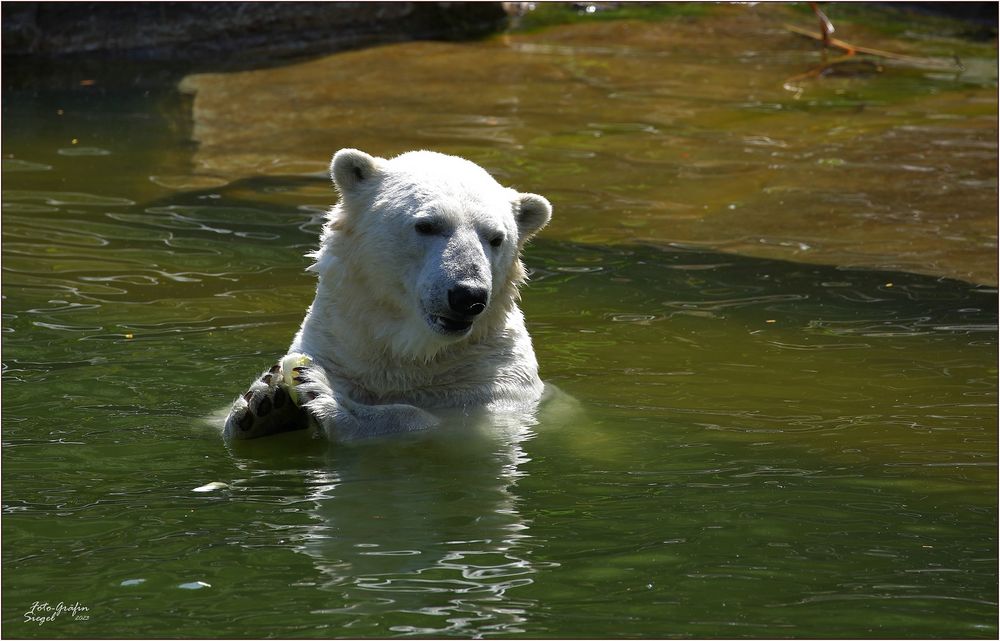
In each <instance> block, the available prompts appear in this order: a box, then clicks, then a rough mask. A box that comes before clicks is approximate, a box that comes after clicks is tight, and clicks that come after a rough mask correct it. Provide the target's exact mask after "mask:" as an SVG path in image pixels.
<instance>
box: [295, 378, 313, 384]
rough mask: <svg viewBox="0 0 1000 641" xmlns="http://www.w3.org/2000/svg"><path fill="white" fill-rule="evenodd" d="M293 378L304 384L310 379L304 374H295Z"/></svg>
mask: <svg viewBox="0 0 1000 641" xmlns="http://www.w3.org/2000/svg"><path fill="white" fill-rule="evenodd" d="M292 380H293V381H295V382H296V383H299V384H302V383H305V382H306V381H307V380H309V379H307V378H305V377H304V376H293V377H292Z"/></svg>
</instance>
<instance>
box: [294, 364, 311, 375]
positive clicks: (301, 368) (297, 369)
mask: <svg viewBox="0 0 1000 641" xmlns="http://www.w3.org/2000/svg"><path fill="white" fill-rule="evenodd" d="M307 369H309V368H308V367H305V366H300V367H293V368H292V371H293V372H298V373H299V374H301V373H302V372H304V371H306V370H307Z"/></svg>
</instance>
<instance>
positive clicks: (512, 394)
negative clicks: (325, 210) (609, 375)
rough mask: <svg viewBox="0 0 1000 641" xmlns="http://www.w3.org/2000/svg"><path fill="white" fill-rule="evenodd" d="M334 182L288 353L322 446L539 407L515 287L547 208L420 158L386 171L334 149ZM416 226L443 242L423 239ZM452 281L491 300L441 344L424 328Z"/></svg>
mask: <svg viewBox="0 0 1000 641" xmlns="http://www.w3.org/2000/svg"><path fill="white" fill-rule="evenodd" d="M330 170H331V175H332V177H333V180H334V183H335V185H336V187H337V189H338V191H339V192H340V196H341V198H340V202H339V203H338V204H337V205H336V206H335V207H333V208H332V209H331V210H330V212H329V214H328V216H327V223H326V225H325V227H324V230H323V234H322V237H321V240H320V247H319V249H318V250H317V251H316V252H314V253H313V254H311V256H312V257H313V258H314V259H315V263H314V264H313V265H312V266H311V267H310V268H309V270H310V271H312V272H315V274H316V275H317V277H318V279H319V282H318V284H317V290H316V298H315V299H314V300H313V303H312V305H311V306H310V308H309V311H308V312H307V314H306V317H305V320H304V321H303V323H302V327H301V328H300V329H299V332H298V334H297V335H296V336H295V339H294V340H293V342H292V344H291V347H290V348H289V353H302V354H305V355H307V356H309V357H310V358H311V359H312V361H313V363H314V370H313V372H311V374H310V378H311V381H310V382H307V383H305V384H304V385H302V386H300V387H299V393H300V394H303V393H307V392H313V393H314V394H318V397H317V398H315V399H314V400H312V401H310V402H309V403H308V405H307V407H308V409H310V410H311V411H312V413H313V415H314V416H316V417H317V418H318V419H319V422H320V424H321V426H322V427H323V429H324V430H325V431H326V432H327V434H328V435H329V436H331V437H333V438H355V437H359V436H368V435H376V434H382V433H388V432H396V431H408V430H414V429H422V428H425V427H428V426H430V425H433V424H434V423H436V422H437V421H438V417H437V416H435V415H434V411H435V410H442V409H446V408H462V409H479V408H481V409H485V410H487V411H490V412H506V411H511V412H515V413H516V412H520V411H524V410H526V409H529V408H531V407H532V406H533V405H534V404H535V403H537V401H538V399H539V397H540V396H541V394H542V390H543V385H542V382H541V381H540V380H539V377H538V365H537V362H536V360H535V354H534V350H533V349H532V345H531V339H530V337H529V335H528V332H527V330H526V329H525V325H524V317H523V315H522V314H521V310H520V309H519V308H518V300H519V295H518V287H519V286H520V285H521V284H522V283H523V282H524V280H525V271H524V267H523V265H522V264H521V261H520V252H521V249H522V248H523V246H524V243H525V242H526V241H527V240H528V238H529V237H530V236H532V235H533V234H534V233H536V232H537V231H538V230H539V229H541V228H542V227H543V226H544V225H545V224H546V223H547V222H548V220H549V218H550V216H551V207H550V205H549V203H548V201H546V200H545V199H544V198H542V197H541V196H536V195H534V194H521V193H518V192H516V191H514V190H513V189H508V188H505V187H502V186H501V185H500V184H498V183H497V182H496V181H495V180H494V179H493V178H492V177H491V176H490V175H489V174H488V173H486V171H484V170H483V169H482V168H480V167H479V166H477V165H475V164H474V163H472V162H469V161H467V160H463V159H461V158H457V157H454V156H447V155H443V154H438V153H434V152H428V151H415V152H409V153H406V154H403V155H401V156H397V157H395V158H392V159H390V160H386V159H382V158H375V157H372V156H370V155H368V154H365V153H364V152H361V151H357V150H354V149H343V150H341V151H339V152H337V154H336V155H335V156H334V158H333V161H332V163H331V168H330ZM421 220H422V221H424V222H426V223H429V224H431V225H433V227H434V229H435V230H436V232H439V233H433V234H426V233H423V234H422V233H419V232H418V231H417V229H416V224H417V222H418V221H421ZM498 238H500V239H502V242H501V243H500V245H499V247H493V246H492V245H491V241H492V242H494V243H495V242H496V241H497V239H498ZM457 283H461V284H466V285H475V286H477V287H480V288H483V289H485V290H487V291H488V292H489V302H488V305H487V308H486V310H485V311H484V312H482V313H481V314H480V315H478V316H477V317H476V319H475V321H474V323H473V325H472V328H471V330H470V331H469V332H468V333H467V334H466V335H463V336H457V337H456V336H453V335H442V334H441V333H439V332H436V331H435V330H434V328H433V323H429V322H428V318H429V317H432V316H433V315H435V314H438V315H440V314H443V313H445V312H446V311H447V291H448V289H449V288H450V287H452V286H453V285H455V284H457Z"/></svg>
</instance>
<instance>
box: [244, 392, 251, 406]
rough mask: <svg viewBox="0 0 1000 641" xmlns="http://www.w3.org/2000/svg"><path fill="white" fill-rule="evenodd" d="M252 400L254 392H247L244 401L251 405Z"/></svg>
mask: <svg viewBox="0 0 1000 641" xmlns="http://www.w3.org/2000/svg"><path fill="white" fill-rule="evenodd" d="M251 398H253V390H247V393H246V394H244V395H243V400H244V401H246V402H247V403H249V402H250V399H251Z"/></svg>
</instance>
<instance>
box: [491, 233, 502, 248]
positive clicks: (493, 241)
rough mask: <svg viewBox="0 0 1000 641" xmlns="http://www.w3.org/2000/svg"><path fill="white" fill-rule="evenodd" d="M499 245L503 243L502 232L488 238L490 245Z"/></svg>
mask: <svg viewBox="0 0 1000 641" xmlns="http://www.w3.org/2000/svg"><path fill="white" fill-rule="evenodd" d="M500 245H503V234H497V235H496V236H494V237H493V238H490V247H499V246H500Z"/></svg>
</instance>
